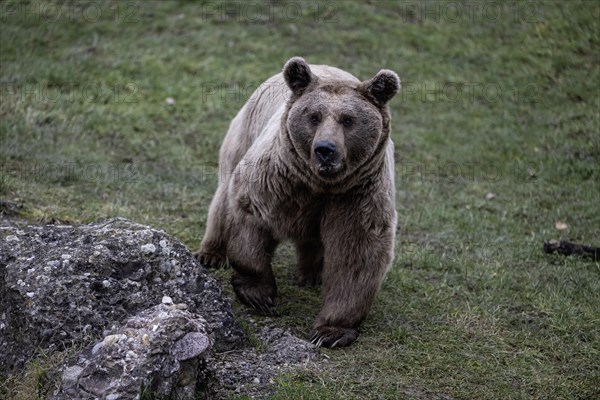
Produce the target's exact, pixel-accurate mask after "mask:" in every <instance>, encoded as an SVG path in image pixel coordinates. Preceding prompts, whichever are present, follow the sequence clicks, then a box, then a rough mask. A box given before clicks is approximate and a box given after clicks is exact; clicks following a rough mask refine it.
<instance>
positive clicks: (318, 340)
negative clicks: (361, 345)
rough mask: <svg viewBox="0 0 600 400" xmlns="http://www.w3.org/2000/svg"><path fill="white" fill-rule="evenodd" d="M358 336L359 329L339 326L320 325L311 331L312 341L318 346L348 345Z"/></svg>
mask: <svg viewBox="0 0 600 400" xmlns="http://www.w3.org/2000/svg"><path fill="white" fill-rule="evenodd" d="M357 338H358V331H357V330H356V329H352V328H341V327H338V326H319V327H318V328H315V329H313V331H312V332H311V333H310V342H311V343H312V344H314V345H315V346H317V347H321V346H323V347H330V348H334V347H346V346H349V345H351V344H352V343H353V342H354V341H355V340H356V339H357Z"/></svg>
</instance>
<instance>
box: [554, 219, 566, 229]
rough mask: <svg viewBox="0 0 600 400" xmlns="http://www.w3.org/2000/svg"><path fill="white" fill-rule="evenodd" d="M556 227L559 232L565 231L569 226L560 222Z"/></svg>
mask: <svg viewBox="0 0 600 400" xmlns="http://www.w3.org/2000/svg"><path fill="white" fill-rule="evenodd" d="M554 227H555V228H556V229H558V230H559V231H564V230H565V229H567V228H568V227H569V226H568V225H567V224H565V223H564V222H561V221H558V222H556V224H554Z"/></svg>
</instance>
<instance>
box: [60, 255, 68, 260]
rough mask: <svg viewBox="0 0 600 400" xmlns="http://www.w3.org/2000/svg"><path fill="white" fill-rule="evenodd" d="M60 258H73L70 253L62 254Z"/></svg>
mask: <svg viewBox="0 0 600 400" xmlns="http://www.w3.org/2000/svg"><path fill="white" fill-rule="evenodd" d="M60 258H62V259H63V260H70V259H71V255H70V254H63V255H61V256H60Z"/></svg>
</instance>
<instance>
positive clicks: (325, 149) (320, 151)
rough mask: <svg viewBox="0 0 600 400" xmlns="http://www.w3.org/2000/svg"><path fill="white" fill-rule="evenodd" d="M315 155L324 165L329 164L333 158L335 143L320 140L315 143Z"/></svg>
mask: <svg viewBox="0 0 600 400" xmlns="http://www.w3.org/2000/svg"><path fill="white" fill-rule="evenodd" d="M315 155H316V156H317V158H318V159H319V161H321V162H322V163H324V164H329V163H331V162H332V161H333V159H334V157H335V143H333V142H330V141H329V140H321V141H319V142H317V143H315Z"/></svg>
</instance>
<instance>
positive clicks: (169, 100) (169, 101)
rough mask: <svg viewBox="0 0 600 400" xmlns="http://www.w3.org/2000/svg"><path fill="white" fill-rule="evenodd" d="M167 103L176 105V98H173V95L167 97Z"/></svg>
mask: <svg viewBox="0 0 600 400" xmlns="http://www.w3.org/2000/svg"><path fill="white" fill-rule="evenodd" d="M165 103H167V104H168V105H170V106H172V105H174V104H175V99H174V98H172V97H167V98H166V99H165Z"/></svg>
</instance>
